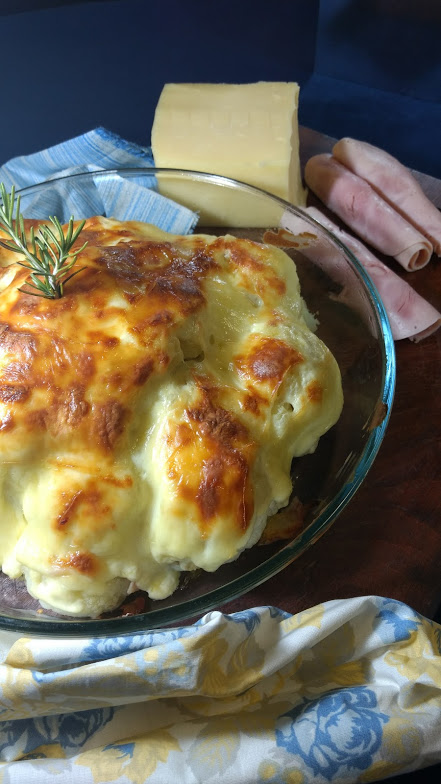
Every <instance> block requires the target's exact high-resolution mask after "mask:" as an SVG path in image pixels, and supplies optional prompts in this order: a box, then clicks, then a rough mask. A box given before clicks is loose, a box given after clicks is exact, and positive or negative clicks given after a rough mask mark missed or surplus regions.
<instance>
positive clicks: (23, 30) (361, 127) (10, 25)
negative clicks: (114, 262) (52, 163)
mask: <svg viewBox="0 0 441 784" xmlns="http://www.w3.org/2000/svg"><path fill="white" fill-rule="evenodd" d="M440 9H441V3H440V0H418V2H416V0H415V1H414V0H399V2H398V0H321V2H319V0H274V2H270V0H265V1H264V2H263V0H235V2H232V1H231V0H223V2H221V3H210V2H207V0H186V2H185V3H184V2H182V0H157V1H155V0H153V2H150V1H149V0H95V2H86V0H83V2H80V0H70V2H63V0H46V2H44V0H9V2H6V1H5V0H0V40H1V42H2V43H1V53H2V54H1V56H2V69H1V72H2V77H1V90H0V112H1V117H2V125H1V128H2V130H1V134H0V163H1V162H4V161H5V160H7V159H8V158H10V157H12V156H15V155H20V154H26V153H29V152H33V151H35V150H37V149H41V148H43V147H46V146H49V145H51V144H54V143H56V142H58V141H61V140H63V139H66V138H69V137H70V136H74V135H76V134H79V133H82V132H83V131H86V130H89V129H91V128H93V127H95V126H97V125H104V126H106V127H108V128H109V129H111V130H113V131H115V132H117V133H119V134H121V135H122V136H125V137H126V138H127V139H129V140H131V141H136V142H139V143H141V144H145V145H148V144H149V143H150V129H151V125H152V120H153V114H154V109H155V106H156V103H157V100H158V97H159V94H160V92H161V89H162V86H163V85H164V83H165V82H170V81H175V82H185V81H189V82H199V81H206V82H216V81H224V82H247V81H250V82H252V81H258V80H260V79H262V80H267V81H269V80H276V81H277V80H281V81H285V80H286V81H294V80H296V81H298V82H299V83H300V85H301V87H302V91H301V103H300V121H301V122H302V123H303V124H304V125H309V126H311V127H314V128H316V129H317V130H321V131H323V132H326V133H329V134H330V135H334V136H343V135H352V136H356V137H358V138H365V139H367V140H370V141H373V142H374V143H377V144H379V145H381V146H383V147H385V148H386V149H389V150H390V151H391V152H392V153H394V154H396V155H398V157H400V158H401V159H402V160H403V161H404V162H405V163H407V164H408V165H411V166H414V167H416V168H419V169H421V170H423V171H427V172H429V173H432V174H434V175H437V176H440V177H441V154H440V153H439V147H440V139H441V53H440V52H441V49H440V44H439V42H440V41H441V10H440Z"/></svg>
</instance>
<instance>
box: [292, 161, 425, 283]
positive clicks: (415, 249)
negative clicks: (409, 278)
mask: <svg viewBox="0 0 441 784" xmlns="http://www.w3.org/2000/svg"><path fill="white" fill-rule="evenodd" d="M305 180H306V183H307V185H308V186H309V187H310V188H311V190H312V191H313V192H314V193H315V194H316V196H318V198H319V199H320V200H321V201H322V202H323V203H324V204H326V206H327V207H328V208H329V209H330V210H332V212H335V214H336V215H338V216H339V218H341V219H342V221H343V222H344V223H346V225H347V226H349V227H350V228H351V229H352V230H353V231H354V232H355V234H357V235H358V236H359V237H361V238H362V239H363V240H365V241H366V242H368V243H369V245H372V247H374V248H376V249H377V250H379V251H381V253H384V254H385V255H386V256H392V257H393V258H394V259H396V261H398V262H399V263H400V264H401V265H402V266H403V267H404V268H405V269H407V270H416V269H420V268H421V267H424V266H425V265H426V264H427V262H428V261H429V259H430V257H431V255H432V253H433V248H432V245H431V243H430V242H429V240H428V239H427V238H426V237H424V235H423V234H421V233H420V232H419V231H418V230H417V229H416V228H415V227H414V226H412V225H411V224H410V223H408V221H407V220H405V218H403V216H402V215H400V214H399V213H398V212H397V211H396V210H394V209H393V208H392V207H391V206H390V204H388V203H387V202H386V201H384V199H383V198H382V197H381V196H380V195H379V194H378V193H376V191H374V189H373V188H371V186H370V185H369V183H367V182H366V181H365V180H363V179H362V178H361V177H358V176H357V175H356V174H353V173H352V172H351V171H349V169H347V168H346V166H343V165H342V164H341V163H339V162H338V161H336V160H335V158H334V157H333V156H332V155H330V154H329V153H322V154H320V155H314V156H313V157H312V158H310V159H309V161H308V162H307V164H306V166H305Z"/></svg>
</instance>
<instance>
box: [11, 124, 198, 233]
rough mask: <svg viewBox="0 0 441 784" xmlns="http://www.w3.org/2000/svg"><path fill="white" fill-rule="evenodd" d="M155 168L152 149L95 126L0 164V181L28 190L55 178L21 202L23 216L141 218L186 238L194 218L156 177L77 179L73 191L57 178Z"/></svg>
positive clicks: (69, 183) (63, 220) (82, 177)
mask: <svg viewBox="0 0 441 784" xmlns="http://www.w3.org/2000/svg"><path fill="white" fill-rule="evenodd" d="M152 166H154V160H153V155H152V151H151V149H150V148H149V147H141V146H139V145H136V144H133V143H131V142H128V141H126V140H125V139H122V138H121V137H120V136H117V135H116V134H114V133H112V132H110V131H108V130H106V129H105V128H95V129H94V130H92V131H88V132H87V133H84V134H83V135H82V136H77V137H75V138H73V139H69V140H67V141H65V142H61V143H60V144H56V145H54V146H53V147H49V148H48V149H47V150H41V151H40V152H36V153H33V154H31V155H26V156H20V157H17V158H13V159H12V160H10V161H8V162H7V163H5V164H4V165H3V166H0V182H3V183H4V185H5V187H6V189H7V190H10V189H11V187H12V185H15V187H16V189H17V190H18V189H22V188H27V187H29V186H32V185H36V184H38V183H41V182H44V181H47V180H54V179H57V181H56V183H54V187H52V188H50V189H45V190H44V191H41V192H40V193H37V194H35V195H34V196H33V197H32V199H31V200H30V199H29V197H27V199H26V207H25V210H24V214H25V217H28V218H45V217H47V216H48V215H57V216H58V217H59V219H60V220H61V222H62V223H63V222H66V221H68V220H69V218H70V216H71V215H75V217H76V218H88V217H91V216H92V215H105V216H107V217H112V216H114V215H118V218H119V219H120V220H140V221H146V222H150V223H154V224H155V225H156V226H158V227H159V228H161V229H163V230H164V231H170V232H172V233H174V234H188V233H189V232H191V231H192V229H193V228H194V226H195V224H196V222H197V215H196V214H195V213H194V212H192V211H191V210H189V209H187V208H186V207H183V206H182V205H180V204H176V202H173V201H171V200H170V199H167V198H165V197H164V196H162V195H161V194H160V193H158V192H157V191H156V190H155V188H156V179H155V177H154V176H153V175H152V176H151V177H147V176H146V175H145V174H144V175H143V176H142V177H139V178H137V177H133V178H130V179H124V178H123V177H115V176H112V177H109V178H106V177H98V178H95V177H87V176H79V177H77V178H76V180H75V188H72V180H65V179H58V178H64V177H67V176H69V175H85V174H86V173H87V172H95V171H101V170H109V169H122V168H134V167H139V168H143V169H148V168H149V167H152Z"/></svg>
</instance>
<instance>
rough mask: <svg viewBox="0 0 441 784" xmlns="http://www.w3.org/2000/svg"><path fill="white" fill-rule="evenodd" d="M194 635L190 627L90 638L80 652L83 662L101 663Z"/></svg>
mask: <svg viewBox="0 0 441 784" xmlns="http://www.w3.org/2000/svg"><path fill="white" fill-rule="evenodd" d="M192 634H194V629H193V627H191V626H183V627H181V628H180V629H167V630H161V631H153V632H149V633H148V634H133V635H127V636H125V637H109V638H105V637H92V638H91V639H90V640H89V642H88V644H87V645H86V647H85V648H84V649H83V652H82V657H81V658H82V659H83V661H101V660H102V659H110V658H112V659H113V658H114V657H116V656H125V655H126V654H127V653H135V652H136V651H141V650H144V649H145V648H152V647H153V646H154V645H168V644H169V643H171V642H174V641H175V640H180V639H181V638H182V637H188V636H190V635H192Z"/></svg>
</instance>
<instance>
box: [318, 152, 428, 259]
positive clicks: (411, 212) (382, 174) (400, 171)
mask: <svg viewBox="0 0 441 784" xmlns="http://www.w3.org/2000/svg"><path fill="white" fill-rule="evenodd" d="M332 154H333V156H334V158H335V159H336V160H337V161H339V162H340V163H342V164H343V166H346V168H347V169H350V171H351V172H353V173H354V174H356V175H357V176H358V177H362V178H363V179H364V180H366V181H367V182H368V183H369V184H370V185H371V186H372V188H374V190H375V191H377V193H379V194H380V196H381V197H382V198H383V199H384V200H385V201H387V202H388V203H389V204H390V205H391V206H392V207H394V209H396V210H397V212H399V213H400V215H402V216H403V217H404V218H406V220H408V221H409V222H410V223H411V224H412V225H413V226H415V227H416V228H417V229H419V231H420V232H421V233H422V234H424V236H425V237H427V239H428V240H429V241H430V242H431V243H432V245H433V249H434V251H435V253H436V254H437V256H441V212H440V211H439V210H438V209H437V208H436V207H435V205H434V204H432V202H431V201H430V199H428V198H427V196H426V194H425V193H424V191H423V190H422V188H421V186H420V184H419V183H418V182H417V181H416V179H415V177H413V176H412V174H411V173H410V171H409V170H408V169H406V167H405V166H403V164H402V163H400V162H399V161H397V159H396V158H394V157H393V156H392V155H389V153H387V152H385V151H384V150H380V149H379V148H378V147H374V146H373V145H372V144H368V143H367V142H360V141H357V140H356V139H349V138H344V139H340V141H339V142H337V144H335V145H334V147H333V149H332Z"/></svg>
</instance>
